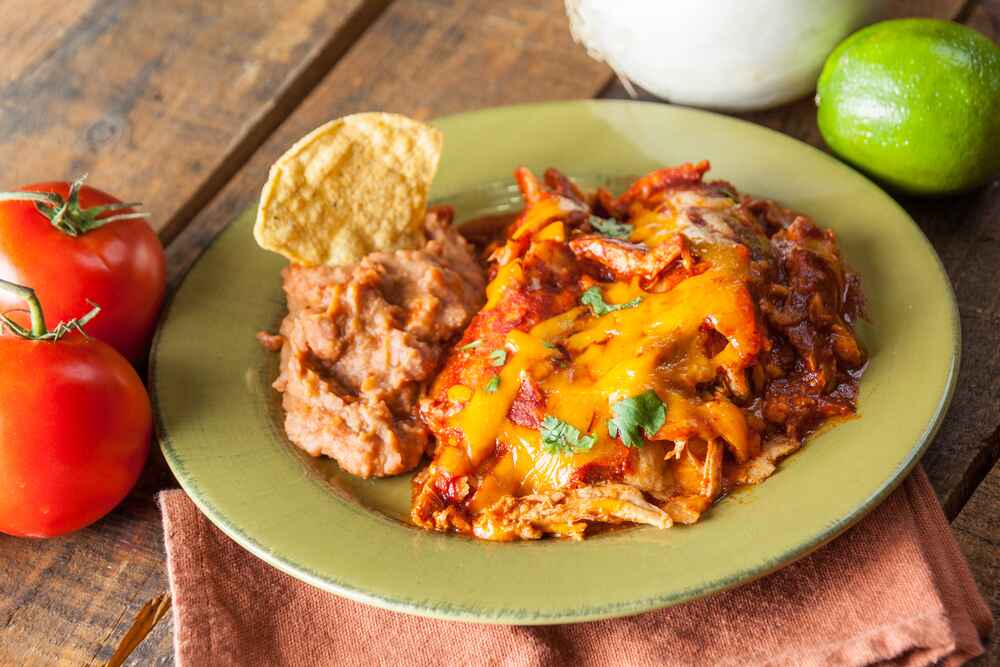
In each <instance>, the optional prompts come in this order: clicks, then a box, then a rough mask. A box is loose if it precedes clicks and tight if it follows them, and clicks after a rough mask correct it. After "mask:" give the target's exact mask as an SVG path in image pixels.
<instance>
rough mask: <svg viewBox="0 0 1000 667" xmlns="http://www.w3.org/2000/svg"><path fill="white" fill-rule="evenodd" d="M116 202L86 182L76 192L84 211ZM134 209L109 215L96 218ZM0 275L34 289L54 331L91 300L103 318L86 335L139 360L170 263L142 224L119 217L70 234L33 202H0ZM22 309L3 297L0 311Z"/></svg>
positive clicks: (57, 186) (57, 188)
mask: <svg viewBox="0 0 1000 667" xmlns="http://www.w3.org/2000/svg"><path fill="white" fill-rule="evenodd" d="M69 190H70V186H69V184H67V183H39V184H37V185H29V186H28V187H26V188H22V191H33V192H53V193H56V194H58V195H59V196H60V197H62V198H63V199H66V198H68V197H69ZM117 202H118V200H117V199H115V198H114V197H112V196H111V195H109V194H106V193H104V192H101V191H100V190H96V189H94V188H91V187H88V186H86V185H85V186H83V187H82V189H81V190H80V192H79V209H81V210H86V209H88V208H91V207H93V206H99V205H103V204H112V203H117ZM129 212H132V211H131V209H121V210H115V211H108V212H106V213H104V214H103V215H101V216H99V218H98V219H100V218H106V217H110V216H112V215H116V214H122V213H129ZM0 278H3V279H6V280H9V281H11V282H15V283H19V284H22V285H31V286H33V287H34V289H35V291H36V292H37V293H38V297H39V299H40V300H41V301H42V303H44V304H45V316H46V318H45V322H46V324H47V325H48V326H49V328H53V327H55V326H56V325H57V324H58V323H59V322H61V321H63V322H64V321H68V320H70V319H72V318H74V317H80V316H81V315H83V314H84V313H86V312H87V311H88V310H89V309H90V306H89V305H88V304H87V300H88V299H89V300H90V301H92V302H94V303H96V304H97V305H99V306H100V307H101V316H100V317H98V318H97V319H95V320H94V321H93V322H92V323H91V324H90V325H89V326H88V327H87V333H88V335H90V336H93V337H94V338H97V339H99V340H102V341H104V342H105V343H108V344H109V345H111V346H112V347H114V348H115V349H116V350H118V351H119V352H121V353H122V354H123V355H125V356H126V357H127V358H128V359H129V360H131V361H132V362H133V363H140V362H141V361H142V360H143V358H144V357H145V355H146V351H147V349H148V346H149V341H150V339H151V338H152V335H153V329H154V327H155V326H156V319H157V316H158V315H159V312H160V306H161V305H162V304H163V294H164V291H165V288H166V260H165V258H164V255H163V246H162V245H161V244H160V240H159V238H157V236H156V234H155V233H154V232H153V230H152V229H151V228H150V226H149V225H148V224H147V223H146V221H145V220H141V219H133V220H116V221H114V222H109V223H107V224H106V225H104V226H101V227H98V228H96V229H93V230H91V231H86V232H84V233H82V234H80V235H79V236H72V235H70V234H68V233H66V232H64V231H61V230H59V229H57V228H56V227H55V226H54V225H53V224H52V222H51V221H50V220H49V219H48V218H47V217H46V216H45V215H43V214H42V213H41V212H40V211H39V210H38V207H37V206H36V204H35V203H34V202H30V201H0ZM20 307H23V303H22V302H21V301H19V300H18V299H17V298H15V297H13V296H10V295H8V294H6V293H0V312H2V311H5V310H9V309H13V308H20Z"/></svg>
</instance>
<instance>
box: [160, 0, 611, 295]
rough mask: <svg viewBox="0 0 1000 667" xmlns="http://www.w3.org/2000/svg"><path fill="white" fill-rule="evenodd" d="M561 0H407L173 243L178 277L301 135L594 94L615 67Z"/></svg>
mask: <svg viewBox="0 0 1000 667" xmlns="http://www.w3.org/2000/svg"><path fill="white" fill-rule="evenodd" d="M562 11H563V10H562V3H561V2H560V0H544V1H543V2H538V1H536V0H514V1H508V2H504V3H495V2H491V1H489V0H472V1H466V2H460V1H458V0H453V1H452V0H399V1H398V2H396V3H395V4H393V5H392V6H391V7H390V8H389V9H388V10H386V12H385V13H384V14H383V15H382V16H381V17H380V19H379V20H378V21H377V22H376V23H375V24H374V25H373V26H372V27H371V29H370V30H369V31H368V32H366V33H365V35H364V37H362V39H361V40H359V41H358V43H357V44H356V45H355V46H354V47H353V48H352V49H351V50H350V51H349V52H348V53H347V54H346V55H345V56H344V58H343V60H342V61H341V62H340V63H338V65H337V67H336V68H334V70H333V71H332V72H331V73H330V74H329V75H328V76H327V77H326V78H325V79H324V80H323V82H322V83H321V84H320V85H319V86H318V87H317V88H316V90H315V92H314V93H313V94H312V95H310V96H309V97H308V98H307V99H306V100H305V101H304V102H303V103H302V105H301V107H299V108H298V109H296V111H295V113H293V114H292V115H291V116H290V117H289V118H288V119H287V120H286V121H285V122H284V123H283V124H282V125H281V127H280V128H279V129H278V130H277V132H275V134H274V135H273V136H272V137H271V138H270V139H269V140H268V141H267V143H266V144H264V145H263V146H262V147H261V149H260V150H259V151H257V153H256V154H255V155H254V156H253V159H252V160H251V161H250V162H249V163H248V164H247V165H246V167H244V169H243V170H242V171H241V172H240V173H239V174H238V175H237V176H236V177H235V178H234V179H233V180H232V182H231V183H230V184H229V185H228V186H227V187H226V188H225V190H223V191H222V193H221V194H220V195H219V197H217V198H216V199H215V200H214V201H213V202H212V203H211V205H209V206H208V207H207V208H206V209H205V210H204V211H202V213H201V214H199V215H198V216H197V217H196V218H195V219H194V220H193V221H192V223H191V224H190V225H189V226H188V228H187V229H186V230H185V231H184V232H183V233H182V234H181V235H180V236H179V237H178V238H177V240H176V241H175V242H174V243H173V244H172V245H171V246H170V247H169V248H168V250H167V258H168V266H169V272H170V280H171V284H172V285H175V284H176V281H177V280H179V278H180V277H181V276H183V274H184V273H185V272H186V271H187V269H188V267H190V265H191V263H192V262H193V261H194V259H195V258H197V256H198V255H199V254H200V253H201V251H202V250H203V249H204V248H205V247H206V246H207V244H208V243H210V242H211V240H212V239H213V238H214V237H215V235H216V234H218V232H219V231H220V230H221V229H222V228H223V227H225V226H226V225H227V224H228V223H229V222H230V221H231V220H232V219H233V218H234V217H235V215H236V214H237V213H238V212H239V211H241V210H242V209H243V208H244V207H246V206H247V205H248V204H250V203H251V202H252V201H254V200H255V198H256V197H257V196H258V194H259V193H260V188H261V186H262V185H263V184H264V180H265V179H266V176H267V170H268V167H269V166H270V164H271V163H272V162H274V160H275V159H276V158H277V157H278V156H280V155H281V154H282V153H283V152H284V151H285V150H286V149H287V148H288V147H290V146H291V145H292V143H294V142H295V141H296V140H297V139H298V138H300V137H301V136H302V135H304V134H306V133H307V132H309V131H310V130H312V129H313V128H314V127H316V126H317V125H320V124H322V123H323V122H325V121H327V120H330V119H332V118H336V117H337V116H341V115H344V114H349V113H353V112H358V111H369V110H373V109H377V110H380V111H394V112H398V113H403V114H407V115H409V116H413V117H415V118H421V119H427V118H430V117H431V116H435V115H442V114H448V113H453V112H458V111H465V110H470V109H477V108H481V107H486V106H494V105H498V104H515V103H518V102H534V101H541V100H554V99H565V98H573V97H576V98H579V97H592V96H594V95H596V94H597V93H598V91H600V90H601V89H602V88H603V87H604V86H605V85H606V82H607V81H608V78H609V76H610V71H609V70H608V69H607V68H606V67H605V66H604V65H602V64H600V63H597V62H595V61H593V60H591V59H590V58H588V57H587V56H586V54H585V53H584V51H583V49H582V48H581V47H579V46H577V45H576V44H574V43H573V42H572V39H571V38H570V36H569V31H568V28H567V24H566V20H565V17H564V15H563V13H562Z"/></svg>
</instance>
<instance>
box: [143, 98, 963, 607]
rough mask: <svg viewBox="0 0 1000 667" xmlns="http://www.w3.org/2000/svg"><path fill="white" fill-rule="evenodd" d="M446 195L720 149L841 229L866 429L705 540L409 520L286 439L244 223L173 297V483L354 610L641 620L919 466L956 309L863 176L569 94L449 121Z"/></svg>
mask: <svg viewBox="0 0 1000 667" xmlns="http://www.w3.org/2000/svg"><path fill="white" fill-rule="evenodd" d="M435 124H436V125H437V126H438V127H440V128H441V129H442V130H443V131H444V134H445V151H444V156H443V159H442V162H441V170H440V173H439V174H438V176H437V180H436V181H435V183H434V192H433V196H434V198H435V199H437V200H440V201H451V202H454V203H455V204H456V205H457V208H458V214H459V220H460V221H461V220H462V219H468V218H469V217H470V216H474V215H480V214H483V213H486V212H496V211H500V210H506V209H509V208H510V207H511V206H516V197H515V196H514V195H513V194H512V192H513V191H512V189H511V188H510V187H509V184H510V183H512V179H511V173H512V171H513V169H514V168H515V167H517V166H518V165H522V164H524V165H527V166H529V167H531V168H533V169H538V170H541V169H543V168H545V167H547V166H557V167H559V168H561V169H563V170H564V171H566V172H568V173H569V174H571V175H580V176H584V177H585V180H588V181H593V180H595V179H597V180H600V179H611V180H616V179H617V180H619V181H620V177H622V176H626V175H638V174H641V173H643V172H645V171H647V170H649V169H652V168H655V167H659V166H662V165H670V164H675V163H678V162H683V161H690V160H698V159H701V158H708V159H710V160H711V162H712V167H713V169H712V172H711V176H713V177H716V178H724V179H729V180H731V181H732V182H733V183H735V184H736V185H737V186H738V187H739V188H740V189H741V190H743V191H745V192H751V193H755V194H758V195H763V196H767V197H771V198H774V199H777V200H779V201H782V202H784V203H786V204H787V205H789V206H791V207H792V208H795V209H798V210H801V211H804V212H807V213H809V214H810V215H812V216H814V217H815V218H816V219H817V220H818V221H819V222H820V223H821V224H822V225H824V226H829V227H832V228H833V229H834V230H836V232H837V234H838V236H839V239H840V242H841V245H842V248H843V253H844V255H845V256H846V258H847V260H848V262H849V263H850V264H851V265H852V266H853V267H854V268H856V269H857V270H858V272H859V273H860V274H861V276H862V277H863V280H864V286H865V289H866V292H867V296H868V306H869V310H870V316H871V324H870V325H868V326H862V327H861V330H860V335H861V337H862V339H863V341H864V342H865V344H866V345H867V346H868V349H869V350H870V352H871V364H870V367H869V369H868V371H867V373H866V374H865V376H864V380H863V382H862V384H861V398H860V412H861V418H860V419H856V420H853V421H850V422H848V423H846V424H843V425H841V426H839V427H837V428H835V429H832V430H830V431H829V432H827V433H825V434H823V435H821V436H820V437H817V438H815V439H814V440H812V441H811V442H810V443H809V444H808V445H807V446H806V447H805V449H804V450H802V451H800V452H799V453H798V454H796V455H795V456H793V457H791V459H789V460H788V461H787V462H785V463H784V464H783V465H782V466H781V468H780V470H779V471H778V473H776V474H775V475H774V476H773V477H772V478H771V479H769V480H768V481H767V482H765V483H764V484H763V485H761V486H759V487H757V488H754V489H752V490H750V491H746V492H741V493H737V494H735V495H734V496H732V497H730V498H727V499H725V500H723V501H722V502H721V503H719V504H718V505H717V506H716V507H715V508H714V509H713V510H711V511H710V512H709V513H708V515H707V516H706V518H705V520H703V521H702V522H701V523H699V524H697V525H695V526H692V527H680V528H674V529H672V530H665V531H658V530H655V529H651V528H632V529H624V530H620V531H611V532H607V533H602V534H599V535H597V536H595V537H594V538H592V539H590V540H587V541H585V542H583V543H569V542H560V541H556V540H545V541H541V542H525V543H515V544H492V543H484V542H478V541H474V540H471V539H467V538H465V537H461V536H456V535H442V534H434V533H428V532H425V531H422V530H419V529H416V528H414V527H412V526H410V525H408V524H407V523H406V520H405V517H406V515H407V511H408V507H409V479H408V478H405V477H404V478H397V479H388V480H376V481H363V480H357V479H353V478H351V477H349V476H347V475H344V474H343V473H341V472H340V471H338V469H337V466H336V465H335V464H333V463H330V462H323V461H315V460H311V459H309V458H308V457H306V456H304V455H302V454H300V453H299V452H298V451H297V450H296V449H295V448H294V447H292V446H291V445H290V444H289V442H288V440H287V439H286V438H285V435H284V433H283V430H282V411H281V407H280V402H279V397H278V395H277V394H276V393H275V392H274V391H272V390H271V388H270V383H271V381H272V380H273V378H274V377H275V375H276V371H277V364H276V360H275V355H272V354H268V353H266V352H264V351H263V350H262V349H261V348H260V347H259V346H258V345H257V342H256V341H255V340H254V334H255V333H256V332H257V331H258V330H260V329H274V328H275V327H276V326H277V324H278V322H279V321H280V319H281V317H282V315H283V313H284V299H283V295H282V291H281V286H280V280H279V275H278V271H279V269H280V268H281V267H282V264H283V260H282V259H281V258H280V257H278V256H277V255H273V254H271V253H267V252H264V251H262V250H259V249H258V248H257V246H256V245H255V244H254V241H253V239H252V237H251V233H250V230H251V225H252V222H253V212H252V211H247V213H245V214H244V215H243V216H241V217H240V218H239V219H238V220H236V221H235V222H234V223H233V224H232V225H231V226H230V227H229V229H227V230H226V231H225V232H224V233H223V234H222V235H221V236H220V237H219V238H218V239H217V240H216V242H215V243H214V245H212V247H211V248H209V250H208V251H207V252H206V253H205V254H204V256H203V257H202V258H201V260H200V262H199V263H198V264H197V265H196V266H195V267H194V269H193V270H192V271H191V273H190V275H188V277H187V279H186V281H185V282H184V285H183V286H182V287H181V288H180V290H179V291H178V292H177V294H176V296H175V298H174V300H173V302H172V304H171V305H170V307H169V310H168V312H167V314H166V317H165V318H164V322H163V325H162V327H161V329H160V332H159V335H158V337H157V339H156V343H155V348H154V353H153V362H152V367H151V378H152V383H153V397H154V401H155V403H156V406H157V411H158V414H159V434H160V441H161V444H162V448H163V453H164V455H165V456H166V459H167V461H168V462H169V464H170V466H171V468H172V469H173V471H174V474H175V475H176V476H177V479H178V480H179V481H180V483H181V485H182V486H183V487H184V489H185V490H186V491H187V492H188V494H189V495H190V496H191V498H193V499H194V501H195V502H196V503H197V504H198V506H199V507H200V508H201V509H202V511H204V512H205V514H206V515H208V517H209V518H210V519H211V520H212V521H214V522H215V523H216V524H217V525H218V526H219V527H220V528H221V529H222V530H223V531H225V532H226V533H228V534H229V535H230V536H231V537H232V538H233V539H235V540H236V541H237V542H239V543H240V544H242V545H243V546H244V547H245V548H247V549H248V550H249V551H251V552H253V553H254V554H256V555H257V556H259V557H261V558H263V559H264V560H266V561H267V562H269V563H271V564H272V565H274V566H275V567H277V568H279V569H281V570H284V571H285V572H288V573H289V574H291V575H293V576H295V577H298V578H299V579H302V580H304V581H307V582H309V583H311V584H314V585H316V586H319V587H321V588H325V589H327V590H330V591H333V592H335V593H339V594H341V595H345V596H347V597H350V598H353V599H355V600H360V601H362V602H367V603H370V604H374V605H378V606H381V607H386V608H388V609H393V610H397V611H403V612H409V613H415V614H424V615H428V616H435V617H440V618H449V619H457V620H466V621H481V622H498V623H556V622H569V621H585V620H593V619H599V618H607V617H611V616H621V615H626V614H634V613H637V612H641V611H645V610H649V609H654V608H657V607H663V606H666V605H670V604H674V603H677V602H681V601H684V600H689V599H691V598H695V597H698V596H702V595H706V594H708V593H711V592H713V591H717V590H720V589H723V588H726V587H730V586H735V585H737V584H741V583H744V582H746V581H749V580H751V579H753V578H755V577H759V576H762V575H764V574H766V573H768V572H771V571H773V570H775V569H777V568H779V567H781V566H782V565H785V564H787V563H789V562H791V561H793V560H795V559H796V558H799V557H801V556H803V555H805V554H807V553H809V552H810V551H811V550H813V549H815V548H817V547H818V546H820V545H821V544H823V543H824V542H826V541H828V540H830V539H832V538H834V537H835V536H836V535H837V534H839V533H840V532H841V531H843V530H844V529H845V528H847V527H848V526H850V525H851V524H852V523H853V522H855V521H857V520H858V519H860V518H861V517H862V516H863V515H864V514H865V513H866V512H868V511H869V510H871V509H872V508H873V507H875V506H876V505H877V504H878V502H879V501H880V500H882V499H883V498H884V497H885V496H886V495H887V494H888V493H889V492H890V491H891V490H892V489H893V488H894V487H895V485H896V484H897V483H898V482H899V481H900V480H901V479H902V478H903V477H904V476H905V475H906V473H907V472H908V471H909V470H910V468H912V467H913V465H914V464H915V463H916V461H917V459H918V458H919V456H920V454H921V453H922V452H923V450H924V448H925V446H926V445H927V443H928V442H929V440H930V439H931V437H932V436H933V434H934V431H935V429H936V428H937V425H938V424H939V422H940V420H941V418H942V416H943V413H944V410H945V408H946V406H947V404H948V400H949V398H950V396H951V391H952V387H953V385H954V381H955V373H956V369H957V366H958V351H959V348H960V346H959V325H958V318H957V315H956V312H957V311H956V307H955V301H954V298H953V295H952V291H951V287H950V285H949V283H948V279H947V278H946V276H945V274H944V272H943V270H942V268H941V264H940V262H939V260H938V258H937V257H936V255H935V254H934V251H933V250H932V249H931V246H930V245H929V244H928V242H927V240H926V239H925V238H924V236H923V235H922V234H921V232H920V230H919V229H918V228H917V227H916V225H915V224H914V223H913V222H912V221H911V220H910V218H909V217H907V215H906V213H904V212H903V210H902V209H900V207H899V206H897V205H896V204H895V203H894V202H893V200H892V199H890V198H889V197H888V196H886V195H885V194H884V193H883V192H882V191H881V190H879V188H877V187H876V186H875V185H873V184H872V183H871V182H869V181H868V180H867V179H865V178H864V177H862V176H860V175H859V174H858V173H856V172H855V171H853V170H851V169H850V168H848V167H846V166H844V165H843V164H841V163H840V162H838V161H836V160H834V159H833V158H831V157H828V156H827V155H825V154H824V153H822V152H820V151H818V150H815V149H813V148H811V147H809V146H806V145H805V144H802V143H799V142H797V141H795V140H793V139H790V138H788V137H785V136H783V135H780V134H777V133H775V132H772V131H769V130H766V129H764V128H761V127H758V126H756V125H752V124H749V123H745V122H741V121H738V120H733V119H731V118H727V117H724V116H718V115H714V114H709V113H704V112H699V111H693V110H689V109H682V108H677V107H670V106H664V105H654V104H642V103H633V102H593V101H589V102H564V103H554V104H544V105H537V106H520V107H508V108H499V109H489V110H484V111H480V112H476V113H469V114H462V115H459V116H452V117H449V118H442V119H440V120H438V121H436V122H435Z"/></svg>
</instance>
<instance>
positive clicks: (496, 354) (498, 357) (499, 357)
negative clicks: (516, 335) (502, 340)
mask: <svg viewBox="0 0 1000 667" xmlns="http://www.w3.org/2000/svg"><path fill="white" fill-rule="evenodd" d="M490 363H491V364H493V365H494V366H503V365H504V364H506V363H507V350H493V351H492V352H490Z"/></svg>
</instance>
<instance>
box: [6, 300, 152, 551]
mask: <svg viewBox="0 0 1000 667" xmlns="http://www.w3.org/2000/svg"><path fill="white" fill-rule="evenodd" d="M22 303H23V302H22ZM108 305H111V304H110V302H109V304H108ZM101 316H103V313H101ZM99 319H100V316H98V317H97V318H95V319H94V321H93V322H94V323H96V322H97V320H99ZM89 328H90V327H89V326H88V329H89ZM152 428H153V417H152V410H151V409H150V406H149V398H148V397H147V395H146V390H145V389H144V388H143V386H142V382H141V381H140V380H139V376H138V375H137V374H136V372H135V369H133V368H132V366H131V364H129V363H128V361H126V360H125V358H124V357H122V356H121V355H120V354H118V353H117V352H115V350H114V349H112V348H111V347H110V346H108V345H105V344H104V343H102V342H101V341H99V340H96V339H87V338H85V337H83V336H81V335H80V334H79V333H75V332H74V333H70V334H68V335H67V336H66V337H65V338H62V339H60V340H57V341H48V340H25V339H21V338H17V337H15V336H14V335H12V334H10V333H6V334H4V335H2V336H0V532H4V533H8V534H10V535H22V536H28V537H51V536H54V535H61V534H63V533H68V532H70V531H73V530H77V529H78V528H82V527H84V526H86V525H88V524H91V523H93V522H94V521H97V520H98V519H100V518H101V517H102V516H104V515H105V514H107V513H108V512H110V511H111V509H112V508H113V507H114V506H115V505H117V504H118V503H119V502H121V500H122V498H124V497H125V495H126V494H127V493H128V492H129V490H130V489H131V488H132V486H133V485H134V484H135V481H136V479H138V477H139V473H140V472H141V471H142V467H143V465H144V464H145V462H146V456H147V455H148V454H149V441H150V437H151V435H152Z"/></svg>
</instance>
